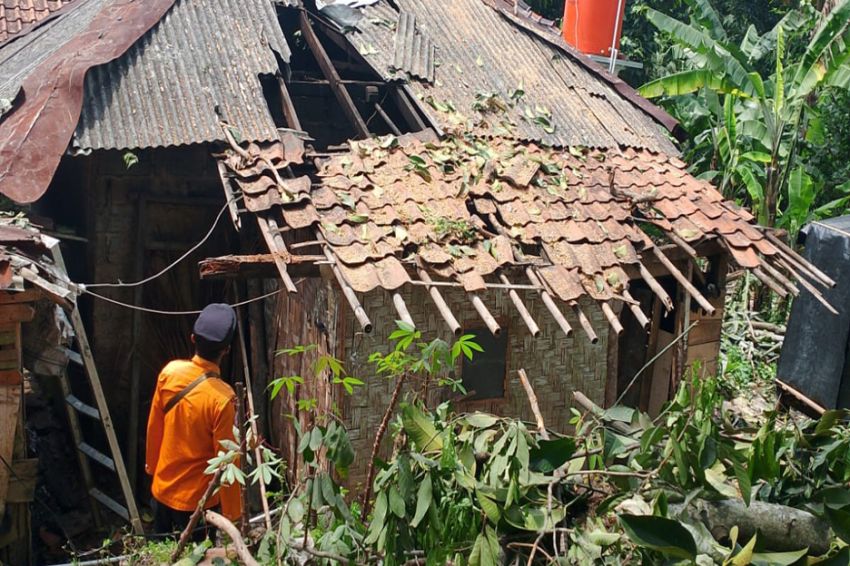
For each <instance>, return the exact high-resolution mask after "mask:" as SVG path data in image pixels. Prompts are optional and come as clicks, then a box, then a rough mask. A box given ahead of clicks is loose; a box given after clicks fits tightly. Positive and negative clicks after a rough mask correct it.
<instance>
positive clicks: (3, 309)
mask: <svg viewBox="0 0 850 566" xmlns="http://www.w3.org/2000/svg"><path fill="white" fill-rule="evenodd" d="M34 316H35V308H34V307H31V306H30V305H27V304H24V303H17V304H8V305H0V324H7V323H9V322H30V321H31V320H32V319H33V317H34Z"/></svg>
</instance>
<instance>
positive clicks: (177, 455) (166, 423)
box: [145, 356, 242, 520]
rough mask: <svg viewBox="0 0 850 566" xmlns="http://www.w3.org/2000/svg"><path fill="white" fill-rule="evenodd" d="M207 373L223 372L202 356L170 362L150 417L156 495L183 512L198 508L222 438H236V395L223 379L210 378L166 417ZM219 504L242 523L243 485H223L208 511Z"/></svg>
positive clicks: (150, 467)
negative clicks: (172, 401) (183, 393)
mask: <svg viewBox="0 0 850 566" xmlns="http://www.w3.org/2000/svg"><path fill="white" fill-rule="evenodd" d="M205 372H215V373H219V367H218V366H217V365H216V364H214V363H212V362H210V361H207V360H205V359H203V358H201V357H199V356H195V357H193V358H192V359H191V360H175V361H173V362H170V363H169V364H168V365H167V366H165V368H163V370H162V372H160V374H159V378H158V379H157V381H156V391H155V392H154V395H153V401H152V402H151V412H150V416H149V417H148V435H147V446H146V458H145V470H146V471H147V473H148V474H150V475H152V476H153V485H152V486H151V493H152V494H153V496H154V498H156V500H157V501H159V502H161V503H164V504H165V505H167V506H169V507H171V508H172V509H176V510H178V511H194V510H195V508H196V507H197V506H198V501H200V499H201V497H202V496H203V494H204V491H206V489H207V486H209V483H210V480H211V479H212V476H209V475H206V474H204V470H205V469H206V468H207V466H208V464H207V461H208V460H210V459H211V458H213V457H215V456H216V454H218V452H219V451H221V450H225V449H224V448H223V447H222V446H221V444H220V443H219V441H220V440H224V439H227V440H233V425H234V415H235V411H236V407H235V402H234V399H235V394H234V393H233V389H232V388H231V387H230V386H229V385H228V384H226V383H225V382H223V381H222V380H220V379H217V378H207V379H206V380H205V381H203V382H202V383H201V384H200V385H198V386H197V387H195V389H193V390H192V391H191V392H190V393H189V394H188V395H186V396H185V397H183V399H181V400H180V401H179V402H178V403H177V404H176V405H174V407H173V408H172V409H171V411H169V412H168V414H164V413H163V409H164V407H165V405H166V404H167V403H168V401H169V399H171V398H172V397H173V396H174V395H176V394H177V393H178V392H180V391H181V390H182V389H183V388H184V387H186V386H187V385H189V384H190V383H192V382H193V381H194V380H195V379H197V378H198V377H200V376H201V374H203V373H205ZM219 503H221V512H222V514H223V515H224V516H225V517H227V518H228V519H230V520H236V519H238V518H239V517H240V515H241V512H242V501H241V498H240V493H239V485H238V484H234V485H231V486H222V488H221V489H220V490H219V493H216V494H214V495H213V496H212V497H210V498H209V500H207V503H206V507H207V508H208V509H209V508H211V507H215V506H216V505H218V504H219Z"/></svg>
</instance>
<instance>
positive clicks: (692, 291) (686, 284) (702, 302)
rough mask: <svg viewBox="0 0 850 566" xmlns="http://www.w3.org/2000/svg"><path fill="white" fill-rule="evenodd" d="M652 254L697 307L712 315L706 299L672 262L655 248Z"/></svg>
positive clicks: (709, 304) (711, 309)
mask: <svg viewBox="0 0 850 566" xmlns="http://www.w3.org/2000/svg"><path fill="white" fill-rule="evenodd" d="M652 253H653V254H654V255H655V257H656V258H657V259H658V261H660V262H661V264H662V265H663V266H664V267H665V268H666V269H667V271H669V272H670V275H672V276H673V278H674V279H676V281H678V282H679V284H680V285H681V286H682V287H683V288H684V289H685V291H686V292H687V293H688V294H689V295H690V296H691V297H693V298H694V299H695V300H696V302H697V303H699V306H701V307H702V308H703V309H705V311H706V312H707V313H709V314H713V313H714V311H715V308H714V305H712V304H711V303H710V302H709V300H708V299H706V298H705V297H704V296H703V294H702V293H700V292H699V290H698V289H697V288H696V287H694V284H693V283H692V282H691V280H690V279H688V278H687V277H686V276H685V275H684V274H683V273H682V272H681V271H679V269H678V268H677V267H676V266H675V265H673V262H672V261H670V259H669V258H668V257H667V256H666V255H664V252H662V251H661V250H659V249H658V248H656V247H653V248H652Z"/></svg>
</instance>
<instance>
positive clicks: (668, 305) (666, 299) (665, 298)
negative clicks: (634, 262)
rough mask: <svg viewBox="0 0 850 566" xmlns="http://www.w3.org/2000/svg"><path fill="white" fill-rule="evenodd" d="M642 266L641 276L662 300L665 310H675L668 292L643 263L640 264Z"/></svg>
mask: <svg viewBox="0 0 850 566" xmlns="http://www.w3.org/2000/svg"><path fill="white" fill-rule="evenodd" d="M638 265H639V266H640V276H641V278H643V280H644V281H646V284H647V285H649V288H650V289H652V292H653V293H655V295H656V296H657V297H658V298H659V299H661V304H663V305H664V308H665V309H667V312H670V311H672V310H673V299H671V298H670V295H668V294H667V291H665V290H664V287H662V286H661V283H659V282H658V280H657V279H656V278H655V277H653V276H652V273H650V272H649V270H648V269H647V268H646V266H645V265H644V264H642V263H639V264H638Z"/></svg>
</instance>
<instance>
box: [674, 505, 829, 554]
mask: <svg viewBox="0 0 850 566" xmlns="http://www.w3.org/2000/svg"><path fill="white" fill-rule="evenodd" d="M670 513H671V515H674V516H675V515H680V516H682V517H688V518H691V519H692V520H697V521H699V522H701V523H702V524H704V525H705V526H706V528H708V530H709V531H710V532H711V534H712V536H713V537H714V538H715V539H716V540H718V541H721V540H725V539H727V538H728V537H729V531H731V530H732V527H738V531H739V533H740V536H739V538H738V540H742V541H747V540H749V539H750V538H752V537H753V535H755V534H756V533H758V541H759V543H761V544H762V545H764V546H765V547H767V548H770V549H771V550H776V551H786V550H789V551H790V550H800V549H802V548H804V547H808V549H809V553H810V554H812V555H821V554H825V553H827V552H828V551H829V545H830V543H829V541H830V540H831V539H832V536H831V535H832V533H830V529H829V524H827V523H826V521H824V520H822V519H819V518H817V517H815V516H814V515H812V514H811V513H808V512H806V511H803V510H801V509H796V508H794V507H788V506H786V505H779V504H775V503H764V502H762V501H753V502H751V503H750V505H749V507H748V506H747V505H746V504H745V503H744V502H743V501H741V500H736V499H727V500H723V501H706V500H704V499H698V500H694V501H692V502H691V503H690V504H689V505H688V507H687V508H685V507H684V506H682V505H680V504H679V505H670Z"/></svg>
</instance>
